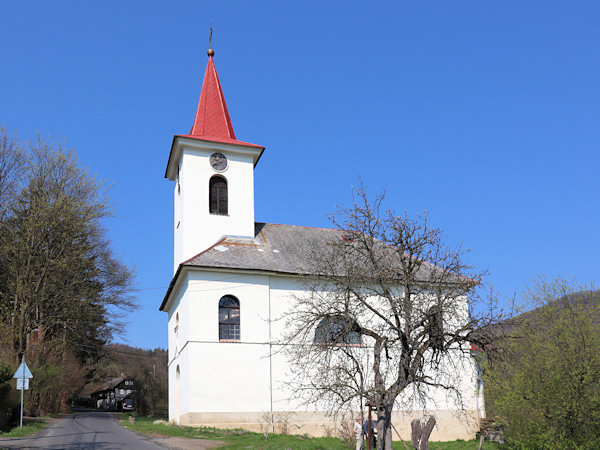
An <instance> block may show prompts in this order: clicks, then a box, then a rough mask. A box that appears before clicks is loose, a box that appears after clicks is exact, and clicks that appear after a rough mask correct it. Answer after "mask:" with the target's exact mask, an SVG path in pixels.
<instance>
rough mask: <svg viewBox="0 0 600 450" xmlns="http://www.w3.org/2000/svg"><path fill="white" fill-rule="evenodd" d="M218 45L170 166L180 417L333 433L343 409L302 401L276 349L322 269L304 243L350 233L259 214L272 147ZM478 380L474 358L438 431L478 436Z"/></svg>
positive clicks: (446, 435) (172, 386) (167, 303)
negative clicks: (234, 89)
mask: <svg viewBox="0 0 600 450" xmlns="http://www.w3.org/2000/svg"><path fill="white" fill-rule="evenodd" d="M208 55H209V58H208V65H207V67H206V73H205V75H204V82H203V85H202V90H201V94H200V101H199V104H198V109H197V112H196V116H195V118H194V122H193V126H192V129H191V131H190V133H189V134H182V135H176V136H174V138H173V143H172V146H171V151H170V154H169V159H168V163H167V168H166V173H165V177H166V178H168V179H169V180H171V181H173V182H174V212H175V217H174V240H175V244H174V272H175V273H174V276H173V279H172V281H171V284H170V286H169V288H168V290H167V292H166V295H165V297H164V300H163V302H162V304H161V305H160V310H161V311H165V312H166V313H167V314H168V327H169V331H168V340H169V349H168V355H169V361H168V364H169V419H170V420H172V421H174V422H176V423H179V424H182V425H195V426H197V425H206V426H215V427H220V428H233V427H236V428H238V427H239V428H244V429H249V430H253V431H259V430H260V427H261V421H262V420H263V418H264V417H265V415H266V414H267V415H270V414H273V415H274V416H275V417H277V415H278V414H286V415H287V416H286V417H288V419H289V420H291V421H293V422H294V423H295V424H296V425H297V427H298V428H295V429H296V430H297V432H298V433H308V434H310V435H313V436H319V435H323V434H324V433H325V428H326V427H325V426H331V425H332V423H331V418H329V417H328V416H327V415H326V413H325V412H324V411H317V410H314V409H312V410H311V409H310V408H309V409H308V410H307V408H306V407H304V406H300V405H299V404H298V403H296V402H295V401H293V400H291V392H289V390H288V389H287V388H286V387H285V386H284V384H283V382H284V381H285V379H286V374H289V373H290V370H293V369H292V367H291V366H290V365H289V364H288V361H287V360H286V357H285V356H284V355H283V354H281V353H280V352H277V351H276V349H275V348H274V347H275V345H274V343H276V342H277V340H278V337H279V336H281V335H282V333H283V331H284V330H283V327H284V326H285V324H284V323H282V322H281V321H276V320H274V318H277V317H280V316H281V315H282V314H283V313H284V312H285V311H286V310H288V309H289V308H291V307H293V301H294V300H293V299H294V296H295V295H298V294H301V293H302V290H303V289H304V288H303V287H302V283H301V281H300V276H302V275H310V266H309V265H308V263H307V262H305V261H302V258H301V257H300V256H299V255H300V252H298V251H297V250H298V247H299V246H300V245H301V244H302V243H305V242H311V243H317V244H318V243H323V245H324V244H325V243H326V242H328V241H329V240H332V239H340V238H341V234H340V233H341V232H339V231H337V230H329V229H322V228H309V227H302V226H293V225H277V224H269V223H261V222H256V221H255V217H254V167H255V166H256V165H257V164H258V163H259V160H260V158H261V157H262V156H263V152H264V150H265V148H264V147H263V146H260V145H256V144H250V143H247V142H243V141H240V140H238V139H237V138H236V135H235V133H234V131H233V126H232V122H231V119H230V117H229V112H228V110H227V106H226V104H225V97H224V95H223V91H222V88H221V84H220V82H219V78H218V76H217V71H216V69H215V65H214V62H213V55H214V52H213V51H212V49H211V50H209V53H208ZM476 383H477V377H476V373H475V370H474V365H473V370H472V373H467V374H465V376H464V377H463V384H464V385H463V386H461V387H460V389H461V390H462V391H463V398H464V400H465V401H464V410H461V411H457V408H456V407H455V406H452V405H451V404H450V403H444V402H443V401H442V402H437V404H436V405H435V407H432V409H433V408H435V410H434V411H432V412H433V413H434V414H435V417H436V420H437V425H436V428H435V429H434V431H433V433H432V435H431V439H432V440H454V439H472V438H473V437H474V436H475V432H476V431H477V430H478V427H479V417H481V414H482V412H481V407H482V398H480V396H479V395H478V393H477V389H476ZM440 405H441V406H440ZM415 417H419V418H420V417H422V411H417V412H409V411H401V410H400V411H397V412H396V413H395V415H394V425H395V427H396V429H397V430H398V431H399V432H400V433H401V434H402V436H403V437H404V438H405V439H409V437H410V421H411V420H412V419H413V418H415ZM324 425H325V426H324ZM394 439H397V437H396V436H395V437H394Z"/></svg>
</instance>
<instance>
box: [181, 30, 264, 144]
mask: <svg viewBox="0 0 600 450" xmlns="http://www.w3.org/2000/svg"><path fill="white" fill-rule="evenodd" d="M211 32H212V30H211ZM214 54H215V52H214V50H213V49H212V45H211V48H210V49H209V50H208V64H207V66H206V72H205V73H204V82H203V83H202V91H201V92H200V101H199V102H198V109H197V110H196V117H194V124H193V125H192V129H191V130H190V134H186V135H178V136H181V137H187V138H193V139H200V140H205V141H213V142H224V143H231V144H237V145H244V146H249V147H258V148H264V147H262V146H261V145H256V144H250V143H248V142H243V141H238V140H237V139H236V137H235V133H234V132H233V125H232V124H231V118H230V117H229V111H227V104H226V103H225V96H224V95H223V89H222V88H221V82H220V81H219V76H218V75H217V69H216V68H215V63H214V61H213V56H214Z"/></svg>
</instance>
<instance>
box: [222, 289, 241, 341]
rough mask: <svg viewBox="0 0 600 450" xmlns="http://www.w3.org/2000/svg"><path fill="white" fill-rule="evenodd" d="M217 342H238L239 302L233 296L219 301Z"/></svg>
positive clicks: (227, 296)
mask: <svg viewBox="0 0 600 450" xmlns="http://www.w3.org/2000/svg"><path fill="white" fill-rule="evenodd" d="M219 340H226V341H239V340H240V302H239V301H238V299H237V298H235V297H234V296H233V295H226V296H225V297H223V298H221V300H220V301H219Z"/></svg>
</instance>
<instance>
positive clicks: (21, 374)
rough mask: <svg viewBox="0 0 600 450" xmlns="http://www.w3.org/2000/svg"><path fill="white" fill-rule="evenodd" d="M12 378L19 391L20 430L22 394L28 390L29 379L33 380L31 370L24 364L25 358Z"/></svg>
mask: <svg viewBox="0 0 600 450" xmlns="http://www.w3.org/2000/svg"><path fill="white" fill-rule="evenodd" d="M13 378H16V379H17V389H18V390H19V391H21V428H23V392H25V389H29V379H30V378H33V375H32V374H31V370H29V367H27V364H26V363H25V356H23V359H22V360H21V365H20V366H19V368H18V369H17V371H16V372H15V374H14V375H13Z"/></svg>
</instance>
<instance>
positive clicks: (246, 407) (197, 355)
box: [169, 270, 477, 439]
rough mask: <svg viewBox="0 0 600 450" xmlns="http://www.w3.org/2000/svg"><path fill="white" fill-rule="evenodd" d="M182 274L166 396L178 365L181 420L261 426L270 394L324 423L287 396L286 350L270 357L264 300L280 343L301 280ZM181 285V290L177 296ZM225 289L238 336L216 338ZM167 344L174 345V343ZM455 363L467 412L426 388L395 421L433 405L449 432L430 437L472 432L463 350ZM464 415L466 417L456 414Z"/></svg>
mask: <svg viewBox="0 0 600 450" xmlns="http://www.w3.org/2000/svg"><path fill="white" fill-rule="evenodd" d="M183 279H184V281H183V282H182V285H181V289H182V290H181V291H180V293H178V294H177V295H176V296H175V300H174V301H173V303H172V305H170V308H169V311H170V316H169V317H170V319H169V324H170V325H169V336H170V337H171V336H174V335H172V334H171V332H172V330H173V326H172V321H173V317H174V314H176V311H177V310H179V311H180V327H181V328H180V335H179V336H180V338H179V339H180V340H181V342H182V344H181V345H183V348H184V350H183V351H182V352H181V353H180V355H179V356H178V357H177V358H176V361H174V363H172V364H171V367H170V368H169V375H170V378H169V395H170V396H175V395H176V392H177V389H176V387H175V381H174V380H175V376H176V375H175V366H176V365H177V364H178V365H179V367H180V370H181V375H180V376H181V381H180V383H181V387H180V389H181V393H182V394H181V399H180V402H179V405H180V406H179V414H181V418H182V423H183V424H190V425H191V424H211V425H214V426H242V427H244V428H248V429H254V430H258V429H259V428H260V426H259V421H260V420H261V417H263V416H264V415H265V413H267V414H268V413H270V410H271V396H272V401H273V411H274V414H275V415H277V414H291V417H295V419H293V420H297V421H298V422H299V423H302V424H303V425H302V427H303V428H302V430H303V431H301V432H309V433H311V434H319V433H322V432H323V429H322V426H323V424H324V423H327V420H329V419H327V418H326V415H325V411H323V410H321V411H319V410H318V408H317V407H315V406H314V405H313V406H312V407H309V408H307V407H306V406H305V405H302V404H300V402H299V401H298V400H296V399H293V398H292V397H293V395H292V394H293V392H292V390H291V388H290V386H289V385H288V384H287V380H289V379H290V375H291V374H292V373H293V371H294V370H297V369H296V368H295V367H294V366H293V365H291V364H290V363H289V361H288V359H287V358H288V356H287V355H286V354H285V353H284V352H281V348H280V347H279V346H277V345H273V347H272V353H271V360H269V355H270V352H269V303H270V307H271V308H270V309H271V318H272V321H271V333H272V341H273V342H278V341H280V338H281V336H282V334H283V333H284V332H285V329H286V324H285V320H284V319H283V318H282V317H283V316H284V315H285V313H286V312H287V311H289V309H290V308H292V307H293V305H294V301H295V297H296V296H299V295H302V294H303V292H304V289H303V286H302V283H300V282H299V280H298V279H297V278H294V277H284V276H267V275H254V274H243V273H235V272H229V273H228V272H217V271H196V270H192V271H190V272H189V273H188V274H187V275H186V276H185V277H183ZM184 291H185V295H183V296H181V292H184ZM224 295H233V296H235V297H236V298H238V299H239V301H240V319H241V339H240V342H219V339H218V337H219V336H218V302H219V300H220V298H221V297H223V296H224ZM182 311H185V314H182V313H181V312H182ZM184 316H185V317H184ZM186 342H187V344H186ZM169 348H170V350H171V346H170V347H169ZM457 358H458V356H457ZM457 361H458V362H457ZM175 363H176V364H175ZM269 363H271V367H272V378H271V373H270V367H269ZM458 363H460V364H458ZM454 365H455V366H458V365H460V366H461V367H462V369H461V370H460V373H458V374H457V375H458V378H457V379H456V380H455V382H457V383H458V384H457V386H459V390H460V391H461V392H462V393H463V404H462V405H461V406H462V407H463V408H464V409H465V410H467V412H466V413H465V412H462V411H457V405H456V404H455V403H454V402H453V399H452V398H451V397H449V396H448V395H447V392H446V391H444V390H442V389H431V390H430V392H428V396H429V399H428V401H427V402H426V403H425V404H420V403H419V404H418V403H415V402H410V401H407V400H406V398H402V397H401V398H399V402H398V405H397V414H396V417H398V419H397V420H398V421H404V419H406V418H408V417H420V415H422V414H423V413H424V411H430V412H433V413H435V415H436V417H438V418H439V419H440V420H441V421H442V422H441V424H440V427H439V429H440V430H442V429H443V430H446V431H444V432H443V433H442V434H437V437H436V436H434V438H436V439H446V438H447V439H456V438H466V437H469V436H472V435H473V434H472V431H473V430H474V428H473V423H472V422H473V420H476V419H474V418H476V417H477V411H476V397H475V396H476V391H475V378H474V375H475V374H474V366H473V362H472V360H471V359H470V358H469V357H468V356H466V357H460V358H458V359H457V360H455V361H454ZM404 397H407V396H406V395H405V396H404ZM171 398H173V399H174V398H175V397H171ZM176 403H177V401H170V402H169V407H170V417H171V418H174V417H175V416H176V408H175V404H176ZM310 411H313V412H310ZM465 414H466V416H465ZM461 415H463V416H464V417H463V418H462V419H460V420H458V418H457V417H458V416H461ZM465 417H466V418H465ZM457 420H458V422H457V423H459V422H460V423H463V422H464V426H463V425H460V426H459V427H458V428H457V426H458V425H457V426H453V425H451V423H452V422H453V421H457ZM461 420H462V422H461ZM398 426H403V425H401V424H399V425H398Z"/></svg>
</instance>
